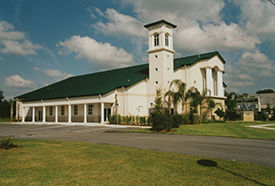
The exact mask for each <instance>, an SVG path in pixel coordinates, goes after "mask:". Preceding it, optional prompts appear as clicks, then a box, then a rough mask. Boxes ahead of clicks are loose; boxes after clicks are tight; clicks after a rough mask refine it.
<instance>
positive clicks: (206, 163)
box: [197, 159, 268, 186]
mask: <svg viewBox="0 0 275 186" xmlns="http://www.w3.org/2000/svg"><path fill="white" fill-rule="evenodd" d="M197 164H199V165H201V166H204V167H216V168H217V169H220V170H223V171H225V172H228V173H230V174H233V175H234V176H239V177H240V178H243V179H245V180H248V181H251V182H254V183H256V184H259V185H262V186H268V185H266V184H264V183H260V182H258V181H257V180H254V179H251V178H248V177H246V176H244V175H242V174H239V173H236V172H233V171H230V170H227V169H225V168H222V167H219V166H218V163H217V162H216V161H212V160H208V159H200V160H198V161H197Z"/></svg>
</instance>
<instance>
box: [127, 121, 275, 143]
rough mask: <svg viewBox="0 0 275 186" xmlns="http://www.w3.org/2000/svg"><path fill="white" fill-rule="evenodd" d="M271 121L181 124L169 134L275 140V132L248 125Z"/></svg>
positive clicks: (142, 130) (144, 131) (144, 130)
mask: <svg viewBox="0 0 275 186" xmlns="http://www.w3.org/2000/svg"><path fill="white" fill-rule="evenodd" d="M268 123H271V122H253V123H243V122H226V123H208V124H195V125H181V126H180V127H179V128H177V129H174V130H173V132H169V134H191V135H205V136H226V137H237V138H251V139H264V140H274V139H275V132H274V131H271V130H266V129H257V128H249V127H247V126H248V125H262V124H268ZM127 132H142V133H151V131H150V129H132V130H128V131H127Z"/></svg>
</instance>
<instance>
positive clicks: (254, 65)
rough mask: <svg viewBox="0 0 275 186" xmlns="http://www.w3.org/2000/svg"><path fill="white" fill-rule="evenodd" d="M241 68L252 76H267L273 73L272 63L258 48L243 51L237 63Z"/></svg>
mask: <svg viewBox="0 0 275 186" xmlns="http://www.w3.org/2000/svg"><path fill="white" fill-rule="evenodd" d="M237 64H238V65H239V66H240V68H241V69H242V70H244V71H245V72H247V73H250V74H252V75H253V76H254V77H255V76H256V77H268V76H273V75H274V72H275V70H274V67H275V66H274V63H273V62H272V61H271V60H270V59H269V58H268V57H267V56H266V55H265V54H263V53H261V52H259V51H258V50H256V51H254V52H245V53H243V55H242V56H241V58H240V59H239V61H238V63H237Z"/></svg>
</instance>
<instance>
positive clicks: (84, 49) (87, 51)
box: [57, 36, 133, 68]
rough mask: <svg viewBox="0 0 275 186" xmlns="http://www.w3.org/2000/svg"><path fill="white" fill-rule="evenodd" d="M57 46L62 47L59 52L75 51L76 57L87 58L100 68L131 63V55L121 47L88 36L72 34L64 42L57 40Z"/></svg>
mask: <svg viewBox="0 0 275 186" xmlns="http://www.w3.org/2000/svg"><path fill="white" fill-rule="evenodd" d="M57 46H59V47H62V48H61V49H60V50H59V53H60V54H69V53H75V54H76V57H77V58H82V59H88V60H89V61H90V62H91V63H92V64H94V65H96V66H98V67H100V68H108V67H122V66H129V65H133V57H132V55H131V54H129V53H127V52H126V51H125V50H123V49H122V48H117V47H115V46H112V45H111V44H110V43H100V42H97V41H96V40H94V39H93V38H90V37H88V36H86V37H80V36H72V37H71V38H69V39H67V40H65V41H64V42H62V41H61V42H59V44H58V45H57Z"/></svg>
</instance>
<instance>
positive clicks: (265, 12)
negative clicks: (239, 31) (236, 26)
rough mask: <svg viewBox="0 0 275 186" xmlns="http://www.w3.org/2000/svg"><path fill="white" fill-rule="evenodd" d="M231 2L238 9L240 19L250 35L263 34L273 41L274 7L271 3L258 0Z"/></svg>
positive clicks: (274, 28)
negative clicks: (239, 10)
mask: <svg viewBox="0 0 275 186" xmlns="http://www.w3.org/2000/svg"><path fill="white" fill-rule="evenodd" d="M233 2H234V3H235V4H237V5H238V6H239V7H240V9H241V15H240V18H241V19H242V21H243V22H244V25H245V28H246V29H247V30H248V32H250V33H251V34H263V35H265V36H267V38H272V39H273V40H274V32H275V27H274V25H275V14H274V6H272V5H271V3H269V2H268V1H260V0H249V1H238V0H233Z"/></svg>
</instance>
